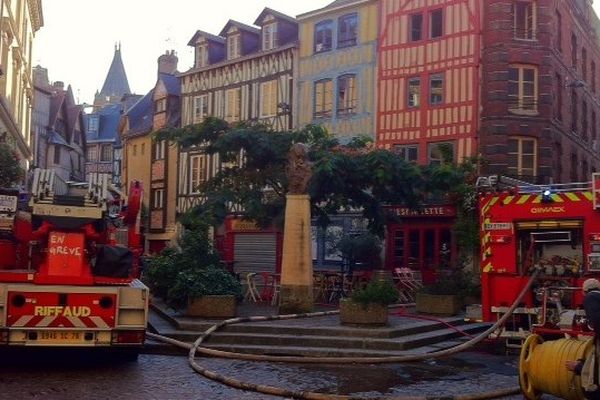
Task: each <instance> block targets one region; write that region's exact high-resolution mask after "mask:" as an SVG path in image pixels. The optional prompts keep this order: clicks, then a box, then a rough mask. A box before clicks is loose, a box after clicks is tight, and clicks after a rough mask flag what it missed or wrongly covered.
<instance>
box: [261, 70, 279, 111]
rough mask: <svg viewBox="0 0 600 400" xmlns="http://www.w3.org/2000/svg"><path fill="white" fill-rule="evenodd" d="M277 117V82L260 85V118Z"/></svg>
mask: <svg viewBox="0 0 600 400" xmlns="http://www.w3.org/2000/svg"><path fill="white" fill-rule="evenodd" d="M274 115H277V80H276V79H274V80H272V81H268V82H263V83H261V84H260V116H261V118H264V117H272V116H274Z"/></svg>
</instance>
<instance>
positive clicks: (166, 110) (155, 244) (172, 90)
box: [120, 50, 181, 253]
mask: <svg viewBox="0 0 600 400" xmlns="http://www.w3.org/2000/svg"><path fill="white" fill-rule="evenodd" d="M177 62H178V59H177V56H176V55H175V52H174V51H173V50H171V51H170V52H169V51H167V52H166V53H165V54H163V55H161V56H160V57H159V58H158V75H157V81H156V84H155V86H154V88H152V90H151V91H150V92H148V93H147V94H146V95H145V96H144V97H143V98H142V99H140V100H139V101H138V102H137V103H136V104H135V105H133V106H132V107H131V108H130V109H129V110H127V112H126V113H125V114H124V115H123V120H122V123H121V127H120V134H121V138H122V142H123V153H124V154H123V164H122V176H123V180H124V182H131V181H132V180H139V181H141V182H142V183H143V185H144V195H143V201H142V203H143V205H144V209H145V210H146V211H145V213H144V217H145V218H144V220H143V221H142V226H143V227H144V230H145V235H144V236H145V239H146V249H147V251H148V252H149V253H157V252H160V251H161V250H162V249H163V248H164V247H165V246H167V245H169V244H174V243H173V242H174V239H175V237H176V226H177V225H176V224H177V223H176V220H175V217H176V209H175V206H176V204H177V199H176V194H177V191H176V189H177V186H176V183H177V150H178V148H177V146H175V145H173V144H172V143H170V142H169V141H166V140H163V141H155V140H154V138H153V136H152V135H153V133H154V132H155V131H157V130H159V129H162V128H166V127H179V125H180V122H181V112H180V110H181V108H180V98H179V93H180V90H181V87H180V84H179V79H178V78H177V77H176V76H175V74H176V73H177ZM125 190H126V191H127V190H128V188H125Z"/></svg>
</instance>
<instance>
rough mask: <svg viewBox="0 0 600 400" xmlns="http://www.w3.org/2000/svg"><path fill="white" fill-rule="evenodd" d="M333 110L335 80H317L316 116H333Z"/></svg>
mask: <svg viewBox="0 0 600 400" xmlns="http://www.w3.org/2000/svg"><path fill="white" fill-rule="evenodd" d="M332 111H333V81H332V80H331V79H321V80H320V81H317V82H315V107H314V112H313V114H314V117H315V118H327V117H331V113H332Z"/></svg>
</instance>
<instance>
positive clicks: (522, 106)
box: [508, 65, 538, 111]
mask: <svg viewBox="0 0 600 400" xmlns="http://www.w3.org/2000/svg"><path fill="white" fill-rule="evenodd" d="M537 93H538V82H537V68H536V67H534V66H530V65H513V66H511V67H510V68H509V69H508V100H509V105H508V107H509V110H511V111H537Z"/></svg>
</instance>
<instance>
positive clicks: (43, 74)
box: [32, 65, 50, 87]
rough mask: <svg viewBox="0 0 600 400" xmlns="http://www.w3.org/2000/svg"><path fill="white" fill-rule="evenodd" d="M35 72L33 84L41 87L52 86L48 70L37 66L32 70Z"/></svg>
mask: <svg viewBox="0 0 600 400" xmlns="http://www.w3.org/2000/svg"><path fill="white" fill-rule="evenodd" d="M32 72H33V84H34V85H37V86H41V87H46V86H49V85H50V81H49V80H48V69H46V68H43V67H42V66H41V65H36V66H35V67H33V69H32Z"/></svg>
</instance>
